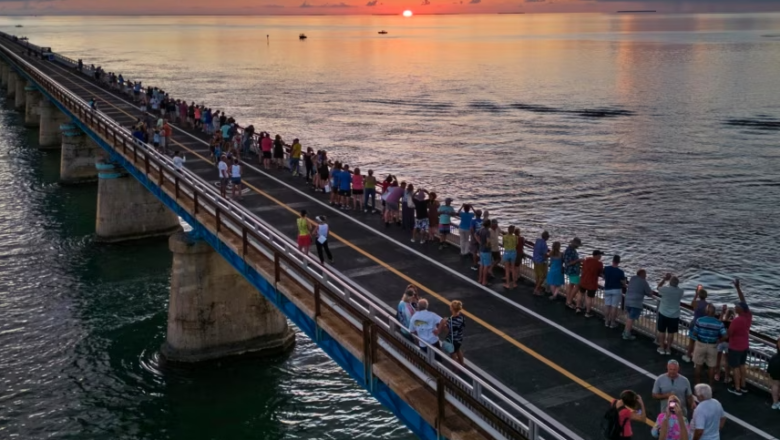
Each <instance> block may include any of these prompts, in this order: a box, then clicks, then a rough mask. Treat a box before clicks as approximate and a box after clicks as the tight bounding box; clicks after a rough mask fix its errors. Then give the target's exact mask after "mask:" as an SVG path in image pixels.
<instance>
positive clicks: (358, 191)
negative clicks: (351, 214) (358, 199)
mask: <svg viewBox="0 0 780 440" xmlns="http://www.w3.org/2000/svg"><path fill="white" fill-rule="evenodd" d="M352 195H353V196H362V195H363V190H362V189H353V190H352Z"/></svg>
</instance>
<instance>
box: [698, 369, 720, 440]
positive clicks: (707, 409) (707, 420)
mask: <svg viewBox="0 0 780 440" xmlns="http://www.w3.org/2000/svg"><path fill="white" fill-rule="evenodd" d="M693 390H694V393H695V394H696V398H697V399H699V403H698V404H697V405H696V409H694V410H693V417H691V430H692V431H693V440H720V430H721V429H723V425H725V424H726V413H725V412H723V406H722V405H721V404H720V402H718V401H717V400H715V399H713V398H712V388H711V387H710V386H709V385H707V384H704V383H700V384H698V385H696V386H695V387H694V388H693Z"/></svg>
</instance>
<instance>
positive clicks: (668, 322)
mask: <svg viewBox="0 0 780 440" xmlns="http://www.w3.org/2000/svg"><path fill="white" fill-rule="evenodd" d="M679 328H680V318H669V317H668V316H664V315H662V314H660V313H659V314H658V326H657V327H656V329H657V330H658V332H659V333H669V334H674V333H677V331H678V330H679Z"/></svg>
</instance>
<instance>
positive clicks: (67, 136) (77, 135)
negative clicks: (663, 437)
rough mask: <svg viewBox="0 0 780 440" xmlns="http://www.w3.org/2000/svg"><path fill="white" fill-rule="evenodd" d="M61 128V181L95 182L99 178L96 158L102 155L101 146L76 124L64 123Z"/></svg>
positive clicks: (66, 182)
mask: <svg viewBox="0 0 780 440" xmlns="http://www.w3.org/2000/svg"><path fill="white" fill-rule="evenodd" d="M60 130H61V131H62V156H61V158H60V183H62V184H76V183H84V182H94V181H95V180H96V179H97V170H96V169H95V160H96V158H97V157H98V155H102V151H101V149H100V147H99V146H98V145H97V144H96V143H95V141H93V140H92V139H90V138H89V137H88V136H87V135H86V134H84V132H83V131H81V130H80V129H79V128H78V127H76V125H74V124H71V123H66V124H62V125H60Z"/></svg>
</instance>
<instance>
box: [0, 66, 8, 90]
mask: <svg viewBox="0 0 780 440" xmlns="http://www.w3.org/2000/svg"><path fill="white" fill-rule="evenodd" d="M0 85H2V86H3V87H5V86H7V85H8V64H6V63H2V62H0Z"/></svg>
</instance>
